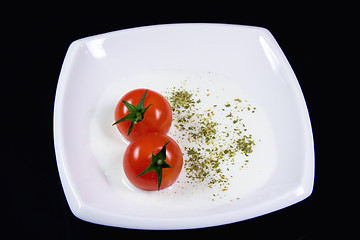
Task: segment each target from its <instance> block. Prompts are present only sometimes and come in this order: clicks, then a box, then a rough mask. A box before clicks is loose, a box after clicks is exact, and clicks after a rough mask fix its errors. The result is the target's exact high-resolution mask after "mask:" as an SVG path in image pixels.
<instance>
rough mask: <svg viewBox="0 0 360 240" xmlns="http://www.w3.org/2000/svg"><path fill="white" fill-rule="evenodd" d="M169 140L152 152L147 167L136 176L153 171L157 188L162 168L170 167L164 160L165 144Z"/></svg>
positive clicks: (159, 183)
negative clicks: (157, 150) (158, 149)
mask: <svg viewBox="0 0 360 240" xmlns="http://www.w3.org/2000/svg"><path fill="white" fill-rule="evenodd" d="M168 143H169V142H165V145H164V146H163V147H162V149H161V150H160V151H159V152H158V153H157V154H156V155H154V153H152V157H151V164H150V165H149V167H147V168H146V169H145V170H144V171H143V172H142V173H140V174H139V175H137V177H140V176H141V175H144V174H146V173H149V172H152V171H155V173H156V176H157V181H158V190H160V186H161V179H162V170H163V168H171V166H170V165H169V164H168V163H167V162H165V160H166V145H168Z"/></svg>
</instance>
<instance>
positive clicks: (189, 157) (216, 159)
mask: <svg viewBox="0 0 360 240" xmlns="http://www.w3.org/2000/svg"><path fill="white" fill-rule="evenodd" d="M164 95H165V96H166V98H167V99H168V100H169V102H170V105H171V107H172V110H173V124H174V126H175V128H176V131H175V135H176V137H177V138H179V139H181V140H182V141H183V143H184V144H181V148H182V151H183V154H184V160H185V162H184V169H185V170H186V177H187V178H188V179H189V180H191V181H192V182H193V183H194V184H193V185H194V186H195V185H196V183H205V184H206V185H207V186H208V187H210V188H212V187H213V186H214V185H217V186H219V187H220V189H221V191H222V192H225V191H227V190H228V189H229V187H230V186H229V185H230V184H229V179H230V178H231V177H232V176H231V175H230V174H229V173H228V172H229V168H231V166H233V165H235V162H236V161H238V158H237V155H238V154H241V155H244V156H245V157H248V156H249V155H250V154H251V153H252V152H253V148H254V146H255V141H254V140H253V137H252V135H251V134H248V132H247V128H246V125H245V123H244V122H243V119H242V118H240V117H239V115H241V114H239V113H241V112H244V111H246V112H249V113H255V110H256V108H254V107H252V106H251V105H250V104H248V103H247V101H246V100H241V99H239V98H236V99H233V100H232V101H228V102H225V103H222V104H221V103H217V104H215V105H211V106H212V107H211V109H206V108H204V107H203V106H202V105H201V103H202V102H206V98H210V97H211V96H212V95H213V94H212V93H211V92H210V91H209V89H207V90H206V92H205V94H204V95H203V96H204V97H203V98H202V99H200V98H198V95H200V89H199V88H198V89H195V90H185V89H184V88H183V87H180V88H175V87H174V88H172V89H170V90H168V91H166V92H165V93H164ZM218 114H222V115H224V114H225V115H224V121H221V122H219V121H216V120H215V119H219V118H215V117H216V116H217V115H218ZM220 119H221V118H220ZM248 162H249V159H246V160H245V161H244V163H243V164H242V165H241V167H240V168H239V170H241V169H243V168H246V167H247V165H248ZM213 196H219V194H213ZM212 200H214V199H212Z"/></svg>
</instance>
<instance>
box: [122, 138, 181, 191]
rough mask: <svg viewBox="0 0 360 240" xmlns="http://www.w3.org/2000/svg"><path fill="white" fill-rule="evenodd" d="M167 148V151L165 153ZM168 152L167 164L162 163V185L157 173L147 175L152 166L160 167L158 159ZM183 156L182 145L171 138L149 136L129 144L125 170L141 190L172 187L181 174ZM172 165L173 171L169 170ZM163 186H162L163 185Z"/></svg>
mask: <svg viewBox="0 0 360 240" xmlns="http://www.w3.org/2000/svg"><path fill="white" fill-rule="evenodd" d="M164 147H166V149H165V151H163V150H164V149H163V148H164ZM161 153H164V157H165V156H166V158H165V163H164V162H161V161H160V164H159V165H161V166H163V168H161V177H160V184H159V178H158V174H157V173H156V171H155V170H151V171H148V172H146V171H145V170H146V169H149V166H150V165H152V164H155V165H156V164H157V161H159V160H158V158H157V159H155V161H154V157H158V156H160V155H161ZM182 165H183V156H182V152H181V150H180V148H179V145H178V144H177V143H176V142H175V141H174V140H173V139H172V138H171V137H169V136H167V135H165V134H161V133H148V134H145V135H142V136H140V137H138V138H137V139H135V140H134V141H133V142H131V143H130V144H129V146H128V147H127V148H126V150H125V153H124V160H123V167H124V172H125V175H126V177H127V178H128V179H129V181H130V182H131V183H132V184H133V185H134V186H135V187H137V188H140V189H143V190H147V191H154V190H160V189H164V188H167V187H169V186H170V185H172V184H173V183H174V182H175V181H176V179H177V177H178V176H179V174H180V171H181V169H182ZM169 166H170V167H171V168H169ZM159 185H160V186H159Z"/></svg>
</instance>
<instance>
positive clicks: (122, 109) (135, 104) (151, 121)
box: [114, 89, 172, 142]
mask: <svg viewBox="0 0 360 240" xmlns="http://www.w3.org/2000/svg"><path fill="white" fill-rule="evenodd" d="M145 106H146V107H145ZM129 108H130V110H132V111H130V110H129ZM121 119H122V120H123V121H120V120H121ZM115 121H117V122H115V123H114V124H116V126H117V128H118V130H119V132H120V133H121V134H122V135H123V136H124V137H125V138H126V139H127V140H128V141H130V142H131V141H133V140H135V139H136V138H137V137H139V136H141V135H144V134H146V133H150V132H159V133H164V134H166V133H167V132H168V131H169V129H170V127H171V122H172V110H171V106H170V104H169V102H168V101H167V100H166V98H165V97H164V96H162V95H161V94H160V93H157V92H155V91H152V90H146V89H135V90H132V91H130V92H128V93H126V94H125V95H124V96H123V97H122V98H121V99H120V101H119V102H118V104H117V106H116V108H115Z"/></svg>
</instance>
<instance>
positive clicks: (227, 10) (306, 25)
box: [1, 1, 333, 239]
mask: <svg viewBox="0 0 360 240" xmlns="http://www.w3.org/2000/svg"><path fill="white" fill-rule="evenodd" d="M73 5H75V6H73ZM90 5H93V6H90ZM2 10H3V15H7V16H6V17H2V25H3V36H2V37H1V38H2V53H3V56H5V58H6V59H3V60H4V61H5V62H6V65H5V81H3V82H5V86H3V87H2V92H3V94H2V96H5V97H6V99H5V101H3V109H5V112H6V117H5V121H6V124H4V125H3V132H5V133H9V134H6V135H5V137H6V138H5V141H6V145H5V149H4V151H3V154H2V156H3V157H2V160H3V161H4V162H5V163H6V170H5V171H6V181H5V186H6V187H5V189H7V190H8V193H7V194H6V200H7V204H6V205H5V210H6V211H5V212H6V216H5V217H4V219H5V226H6V230H7V231H6V232H5V234H6V236H8V238H7V239H18V238H20V237H36V238H39V239H115V238H117V239H118V238H123V237H125V235H124V234H127V233H129V235H126V236H127V237H131V236H132V237H143V236H144V235H145V234H149V236H153V235H154V236H155V235H156V236H157V237H160V238H162V237H163V236H164V237H177V236H179V237H182V236H183V235H186V234H189V233H192V234H197V235H196V236H195V235H194V237H199V236H203V235H199V233H201V234H203V233H215V232H216V233H220V234H221V233H223V234H224V233H227V232H228V233H233V234H232V236H234V237H237V238H246V239H265V238H266V239H267V238H276V239H310V238H312V237H315V236H318V235H323V231H322V230H321V228H320V226H319V225H321V223H323V222H322V221H323V220H324V218H323V214H322V212H321V211H322V208H324V206H323V205H322V204H321V202H322V201H323V199H324V195H323V191H322V190H323V189H325V185H326V184H325V180H323V176H324V175H325V174H324V171H322V166H324V165H325V162H326V160H325V158H324V155H323V151H322V149H321V148H322V147H323V145H322V140H323V138H324V137H323V136H322V134H321V133H322V132H323V131H324V130H323V126H322V125H321V124H320V116H321V114H322V113H324V109H323V108H322V105H323V101H324V100H323V99H322V98H321V97H320V96H319V92H321V91H322V90H323V89H322V88H321V87H320V86H319V83H320V81H321V78H320V75H321V71H322V61H323V59H324V56H323V55H322V53H323V52H324V50H325V46H324V43H323V41H322V38H321V36H323V34H326V32H327V30H328V26H329V24H330V22H331V21H332V17H333V15H331V14H322V13H324V12H328V11H330V10H328V9H326V8H323V6H321V7H319V8H315V7H314V6H311V7H309V6H308V5H306V6H305V5H301V4H299V3H296V2H295V3H294V2H291V3H289V4H288V5H285V6H284V5H279V6H274V5H270V4H269V6H263V5H261V4H260V3H259V4H258V5H256V6H244V4H243V3H242V2H235V1H233V2H232V3H231V4H225V3H218V2H214V3H206V5H196V4H195V3H192V4H186V3H184V2H175V3H169V4H165V5H164V4H159V5H156V4H154V3H152V4H146V3H144V4H143V3H141V2H138V3H135V4H124V3H123V2H113V3H112V4H109V3H103V2H102V3H100V2H95V3H90V2H87V3H86V4H85V3H84V4H81V3H78V4H75V3H72V4H68V5H66V4H65V3H61V6H60V3H51V5H50V3H49V5H38V6H35V5H33V4H31V5H19V6H16V5H13V6H9V7H5V8H3V9H2ZM7 13H9V14H7ZM330 15H331V16H330ZM182 22H209V23H231V24H242V25H250V26H260V27H264V28H267V29H268V30H270V32H271V33H272V34H273V36H274V37H275V39H276V40H277V41H278V43H279V45H280V47H281V48H282V50H283V52H284V53H285V55H286V57H287V58H288V60H289V62H290V64H291V66H292V68H293V70H294V72H295V74H296V76H297V78H298V81H299V83H300V86H301V88H302V90H303V94H304V96H305V100H306V102H307V106H308V109H309V114H310V118H311V121H312V127H313V133H314V142H315V155H316V169H315V170H316V175H315V186H314V191H313V193H312V195H311V196H310V197H309V198H307V199H305V200H304V201H302V202H299V203H297V204H295V205H293V206H290V207H288V208H285V209H282V210H279V211H276V212H274V213H271V214H267V215H264V216H261V217H257V218H254V219H250V220H247V221H243V222H238V223H233V224H228V225H223V226H217V227H212V228H203V229H196V230H186V231H176V232H175V231H137V230H130V229H122V228H113V227H107V226H101V225H97V224H92V223H88V222H84V221H82V220H79V219H77V218H76V217H75V216H74V215H73V214H72V213H71V211H70V209H69V207H68V205H67V202H66V199H65V196H64V192H63V190H62V186H61V182H60V178H59V175H58V171H57V166H56V159H55V152H54V147H53V145H54V144H53V133H52V124H53V119H52V118H53V104H54V98H55V92H56V86H57V81H58V76H59V73H60V70H61V66H62V62H63V59H64V57H65V54H66V51H67V48H68V46H69V45H70V44H71V42H73V41H75V40H77V39H79V38H83V37H87V36H91V35H95V34H100V33H105V32H109V31H115V30H121V29H125V28H131V27H138V26H146V25H153V24H164V23H182ZM4 53H5V54H4ZM2 68H4V65H3V66H2ZM85 121H86V120H85ZM3 136H4V135H3ZM220 236H222V237H230V235H218V237H220ZM214 237H215V236H214Z"/></svg>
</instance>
